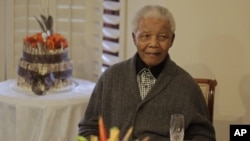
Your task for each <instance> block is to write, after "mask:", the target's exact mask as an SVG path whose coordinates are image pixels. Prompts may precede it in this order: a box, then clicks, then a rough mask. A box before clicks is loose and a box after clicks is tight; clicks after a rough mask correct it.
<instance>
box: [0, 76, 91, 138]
mask: <svg viewBox="0 0 250 141" xmlns="http://www.w3.org/2000/svg"><path fill="white" fill-rule="evenodd" d="M73 82H74V87H72V88H70V89H68V90H67V89H65V90H61V91H54V92H49V93H48V94H47V95H44V96H37V95H35V94H33V93H32V92H31V91H27V90H22V89H19V88H18V87H17V86H16V80H14V79H13V80H7V81H4V82H0V141H57V139H59V138H61V139H63V138H64V139H65V141H76V136H77V132H78V122H79V121H80V120H81V118H82V116H83V114H84V111H85V109H86V106H87V104H88V101H89V98H90V95H91V92H92V90H93V88H94V85H95V83H93V82H91V81H87V80H81V79H73ZM66 139H67V140H66ZM58 141H59V140H58ZM63 141H64V140H63Z"/></svg>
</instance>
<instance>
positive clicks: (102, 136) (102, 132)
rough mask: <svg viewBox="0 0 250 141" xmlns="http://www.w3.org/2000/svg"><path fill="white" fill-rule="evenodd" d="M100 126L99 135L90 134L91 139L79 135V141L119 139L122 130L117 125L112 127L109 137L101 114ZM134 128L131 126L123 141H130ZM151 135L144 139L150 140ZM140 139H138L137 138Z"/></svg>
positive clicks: (112, 140)
mask: <svg viewBox="0 0 250 141" xmlns="http://www.w3.org/2000/svg"><path fill="white" fill-rule="evenodd" d="M98 126H99V137H97V136H95V135H91V136H90V140H88V139H87V138H85V137H83V136H78V137H77V141H119V134H120V130H119V129H118V128H117V127H112V128H111V129H110V134H109V138H108V136H107V132H106V130H105V124H104V121H103V118H102V117H101V116H100V118H99V121H98ZM132 130H133V128H132V127H131V128H129V129H128V131H127V133H126V134H125V136H124V137H123V139H122V141H128V140H129V138H130V136H131V133H132ZM148 140H149V137H146V138H144V139H143V140H142V141H148ZM136 141H138V140H136Z"/></svg>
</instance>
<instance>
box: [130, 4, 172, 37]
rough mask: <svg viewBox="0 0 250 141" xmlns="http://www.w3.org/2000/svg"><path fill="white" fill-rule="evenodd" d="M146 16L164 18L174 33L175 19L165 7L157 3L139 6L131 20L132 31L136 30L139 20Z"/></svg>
mask: <svg viewBox="0 0 250 141" xmlns="http://www.w3.org/2000/svg"><path fill="white" fill-rule="evenodd" d="M146 17H155V18H161V19H163V20H166V21H167V22H169V25H170V31H171V32H172V33H175V20H174V17H173V15H172V13H171V12H170V11H169V10H168V9H167V8H165V7H162V6H159V5H146V6H144V7H143V8H141V9H140V10H139V11H138V12H137V13H136V15H135V16H134V18H133V20H132V32H135V31H136V30H137V28H138V24H139V22H140V20H141V19H142V18H146Z"/></svg>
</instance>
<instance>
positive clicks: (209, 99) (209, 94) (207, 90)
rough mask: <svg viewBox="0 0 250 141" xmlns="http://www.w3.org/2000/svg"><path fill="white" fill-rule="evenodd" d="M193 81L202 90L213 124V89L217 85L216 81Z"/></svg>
mask: <svg viewBox="0 0 250 141" xmlns="http://www.w3.org/2000/svg"><path fill="white" fill-rule="evenodd" d="M194 79H195V81H196V82H197V83H198V85H199V86H200V88H201V90H202V93H203V95H204V97H205V100H206V103H207V107H208V111H209V116H210V121H211V122H212V123H213V114H214V95H215V87H216V85H217V81H216V80H215V79H206V78H194Z"/></svg>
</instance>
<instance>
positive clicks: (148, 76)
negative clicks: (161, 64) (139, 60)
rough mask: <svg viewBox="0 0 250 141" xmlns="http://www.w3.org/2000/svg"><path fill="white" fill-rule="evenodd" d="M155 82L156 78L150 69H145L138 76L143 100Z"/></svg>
mask: <svg viewBox="0 0 250 141" xmlns="http://www.w3.org/2000/svg"><path fill="white" fill-rule="evenodd" d="M155 82H156V78H155V77H154V75H153V74H152V73H151V71H150V70H149V69H146V68H144V69H142V70H141V71H140V72H139V73H138V74H137V83H138V85H139V90H140V96H141V99H144V98H145V97H146V95H147V94H148V92H149V91H150V89H151V88H152V87H153V85H154V84H155Z"/></svg>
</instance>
